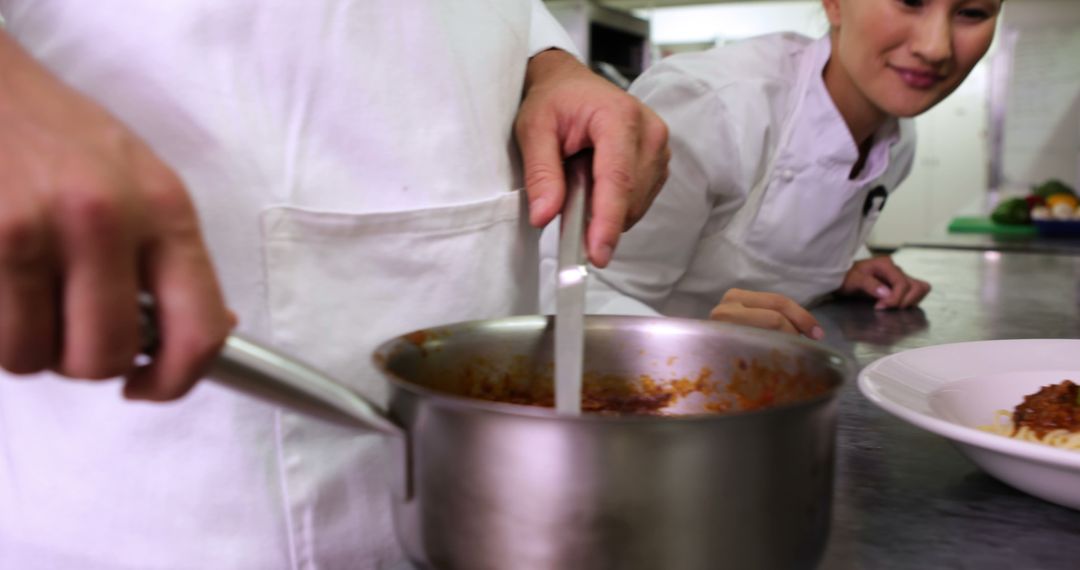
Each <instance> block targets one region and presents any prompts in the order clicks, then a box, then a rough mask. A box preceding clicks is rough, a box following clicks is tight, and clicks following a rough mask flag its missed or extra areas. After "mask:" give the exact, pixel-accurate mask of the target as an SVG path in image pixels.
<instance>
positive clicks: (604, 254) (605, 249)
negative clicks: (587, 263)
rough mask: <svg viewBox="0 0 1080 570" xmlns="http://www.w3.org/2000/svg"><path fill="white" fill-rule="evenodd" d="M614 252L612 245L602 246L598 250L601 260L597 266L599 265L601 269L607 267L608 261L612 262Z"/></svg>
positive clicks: (603, 244)
mask: <svg viewBox="0 0 1080 570" xmlns="http://www.w3.org/2000/svg"><path fill="white" fill-rule="evenodd" d="M613 251H614V250H613V249H612V248H611V246H610V245H608V244H606V243H602V244H600V247H597V248H596V255H597V256H598V257H599V259H597V260H596V261H597V263H596V265H599V266H601V267H602V266H604V265H607V264H608V261H611V253H612V252H613Z"/></svg>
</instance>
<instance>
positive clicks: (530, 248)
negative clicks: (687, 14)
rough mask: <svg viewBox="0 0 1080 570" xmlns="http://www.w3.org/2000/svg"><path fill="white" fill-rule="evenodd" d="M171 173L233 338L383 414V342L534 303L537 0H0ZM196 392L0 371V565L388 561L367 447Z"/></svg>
mask: <svg viewBox="0 0 1080 570" xmlns="http://www.w3.org/2000/svg"><path fill="white" fill-rule="evenodd" d="M0 13H2V14H3V16H4V18H5V19H6V21H7V23H8V25H9V29H10V32H11V34H12V35H13V36H14V37H16V38H17V39H18V40H19V41H20V42H21V43H22V44H23V45H24V46H26V48H27V49H28V50H29V51H30V52H31V53H33V54H34V55H35V56H36V57H38V58H39V59H40V60H41V61H42V62H43V63H44V64H45V65H47V66H48V67H50V68H51V69H52V70H53V71H54V72H55V73H57V74H58V75H59V76H60V77H62V78H64V79H65V80H66V81H67V82H69V83H70V84H72V85H73V86H74V87H76V88H78V89H80V90H81V91H82V92H84V93H87V94H89V95H90V96H92V97H94V98H95V99H97V100H98V101H99V102H101V103H102V104H104V105H105V106H106V107H107V108H109V109H110V110H111V111H112V112H113V113H115V114H116V115H117V116H119V117H120V118H121V119H122V120H124V121H125V122H126V123H127V124H128V125H130V126H131V127H132V128H133V130H135V131H136V132H137V133H138V134H140V135H141V136H142V137H143V138H144V139H146V140H147V141H148V142H149V143H150V145H151V147H153V148H154V149H155V151H156V152H158V153H159V155H160V156H162V157H163V159H164V160H165V161H166V162H168V163H169V164H171V165H172V166H173V167H174V168H176V169H177V171H178V173H179V174H180V175H181V177H182V179H183V180H184V181H185V183H186V185H187V186H188V188H189V190H190V192H191V194H192V196H193V197H194V199H195V202H196V205H197V207H198V210H199V214H200V218H201V220H202V222H203V228H204V233H205V234H206V236H207V238H208V241H209V243H210V245H211V250H212V253H213V258H214V262H215V265H216V267H217V269H218V272H219V275H220V277H221V280H222V283H223V286H224V289H225V292H226V297H227V300H228V302H229V304H230V306H231V307H232V308H233V309H234V310H236V311H237V312H238V314H239V316H240V321H241V325H240V328H241V329H242V330H243V331H244V332H245V333H247V334H250V335H252V336H255V337H257V338H261V339H262V340H264V341H267V342H271V343H273V344H275V345H277V346H279V347H281V348H283V349H285V350H287V351H291V352H293V353H295V354H297V355H299V356H301V357H303V358H304V359H306V360H309V361H311V362H313V363H314V364H316V365H317V366H319V367H320V368H323V369H324V370H326V371H328V372H330V373H331V374H334V375H336V376H337V377H338V378H340V379H342V380H343V381H346V382H347V383H349V384H350V385H351V386H352V387H353V388H354V389H356V390H358V391H359V392H361V393H363V394H364V395H366V396H367V397H369V398H371V399H373V400H375V401H377V402H382V401H384V399H385V395H386V390H385V388H384V386H385V385H384V382H383V380H382V379H381V378H380V377H379V376H378V375H377V374H376V373H375V371H374V368H373V366H372V364H371V353H372V350H373V348H374V347H375V346H376V345H377V344H378V343H379V342H381V341H383V340H385V339H387V338H389V337H391V336H394V335H397V334H400V333H403V332H406V331H409V330H413V329H416V328H420V327H428V326H432V325H436V324H442V323H448V322H454V321H460V320H467V319H482V318H491V317H499V316H505V315H510V314H515V313H532V312H535V310H536V306H535V305H536V290H535V283H536V265H537V257H536V251H535V247H536V246H535V243H536V235H535V232H534V231H533V230H531V229H530V228H528V224H527V223H526V222H525V220H526V217H525V201H524V197H523V195H522V191H520V190H515V188H518V187H519V185H520V178H519V175H518V172H517V170H518V169H517V161H518V158H517V155H516V150H515V147H514V144H513V142H512V124H513V119H514V115H515V113H516V108H517V105H518V102H519V101H520V97H521V87H522V81H523V77H524V70H525V65H526V62H527V58H528V57H529V55H531V54H533V53H535V52H537V51H539V50H540V49H542V48H545V47H547V46H551V45H559V46H561V47H564V48H567V47H569V42H568V40H567V39H566V38H565V34H564V33H563V32H562V31H561V29H559V28H558V27H557V25H556V24H555V23H554V20H553V19H552V18H551V17H550V14H547V13H546V11H545V10H544V9H543V7H542V5H541V4H540V2H539V0H522V1H513V2H511V1H506V0H456V1H446V0H365V1H364V2H351V1H347V0H314V1H305V2H294V1H292V0H186V1H169V2H145V1H144V0H101V1H98V2H93V3H86V2H84V1H83V0H0ZM383 443H384V442H383V441H382V440H381V438H380V437H378V436H376V435H372V434H367V433H363V432H359V431H350V430H346V429H343V428H337V427H332V426H328V425H324V424H322V423H320V422H318V421H313V420H308V419H306V418H304V417H301V416H298V415H295V414H292V413H289V412H286V411H283V410H280V409H277V408H274V407H272V406H267V405H263V404H261V403H258V402H255V401H253V400H250V399H248V398H245V397H242V396H238V395H235V394H233V393H232V392H229V391H227V390H224V389H221V388H218V387H217V386H215V385H212V384H208V383H202V384H200V385H199V386H197V387H196V388H195V390H193V392H192V393H191V394H190V395H189V396H188V397H186V398H185V399H183V400H182V401H180V402H176V403H170V404H166V405H155V404H145V403H130V402H126V401H123V400H122V399H121V397H120V393H119V385H118V383H111V384H91V383H75V382H70V381H65V380H61V379H56V378H53V377H51V376H49V375H39V376H37V377H34V378H31V379H14V378H7V377H4V376H3V375H2V374H0V568H4V569H7V568H13V569H14V568H18V569H20V570H34V569H49V570H52V569H67V568H70V569H78V570H92V569H109V570H114V569H138V570H149V569H157V568H162V569H200V570H202V569H253V570H270V569H277V568H305V569H306V568H322V569H338V568H341V569H367V568H392V567H396V566H397V565H398V564H400V562H401V552H400V550H399V548H398V546H397V544H396V541H395V540H394V537H393V535H392V525H391V522H390V512H389V509H390V503H389V494H388V488H389V487H388V482H387V481H386V468H387V465H386V463H387V458H386V455H385V453H386V449H385V446H384V445H383Z"/></svg>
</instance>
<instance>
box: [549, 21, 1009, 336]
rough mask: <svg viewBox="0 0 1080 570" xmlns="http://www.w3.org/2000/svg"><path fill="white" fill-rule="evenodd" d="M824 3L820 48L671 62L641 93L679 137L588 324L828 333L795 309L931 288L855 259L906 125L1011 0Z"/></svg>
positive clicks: (900, 296) (797, 39) (713, 53)
mask: <svg viewBox="0 0 1080 570" xmlns="http://www.w3.org/2000/svg"><path fill="white" fill-rule="evenodd" d="M822 4H823V5H824V8H825V12H826V14H827V15H828V19H829V23H830V24H831V30H830V32H829V34H828V35H827V36H825V37H823V38H821V39H819V40H816V41H814V40H811V39H808V38H805V37H802V36H798V35H794V34H790V33H788V34H777V35H769V36H763V37H759V38H756V39H751V40H748V41H744V42H740V43H737V44H734V45H730V46H725V47H720V48H716V49H712V50H710V51H706V52H702V53H693V54H681V55H675V56H672V57H669V58H667V59H665V60H664V61H663V62H661V63H659V64H657V65H656V66H654V67H653V68H651V69H649V70H648V71H646V73H644V74H643V75H642V76H641V77H640V78H638V80H637V81H636V82H635V83H634V85H633V86H632V87H631V89H630V91H631V93H633V94H635V95H637V96H638V97H639V98H641V99H642V100H643V101H644V102H645V103H646V104H647V105H649V106H650V107H652V108H653V109H655V110H656V111H657V112H658V113H659V114H660V116H661V117H662V118H663V119H664V120H665V121H666V122H667V123H668V125H669V129H670V133H671V149H672V161H671V176H670V178H669V179H668V182H667V184H666V185H665V187H664V190H663V191H662V192H661V193H660V196H659V197H658V198H657V200H656V202H655V203H654V205H653V207H652V209H651V210H650V211H649V213H648V214H647V215H646V216H645V217H644V218H643V219H642V220H641V222H639V223H638V225H637V226H635V227H634V228H633V229H632V230H631V231H630V232H628V233H627V234H626V235H625V236H624V241H623V242H622V243H621V245H620V248H619V251H618V253H617V254H616V255H615V256H614V259H613V261H612V263H611V264H610V265H609V266H608V267H607V268H606V269H603V270H598V272H597V273H595V274H594V275H595V278H594V279H592V280H591V282H592V283H591V285H590V293H589V310H590V312H594V313H643V312H645V313H651V312H659V313H662V314H666V315H670V316H684V317H696V318H704V317H705V316H706V315H709V316H711V317H712V318H714V319H719V320H726V321H733V322H740V323H743V324H750V325H756V326H761V327H766V328H775V329H780V330H785V331H788V332H800V333H802V334H805V335H807V336H811V337H814V338H820V337H821V336H822V334H823V333H822V331H821V329H820V328H819V327H818V326H817V323H816V321H815V320H814V318H813V317H812V316H811V315H810V314H809V313H808V312H807V311H806V310H804V309H803V308H802V307H801V306H799V304H806V303H809V302H812V301H813V300H815V299H816V298H819V297H820V296H822V295H825V294H828V293H832V292H838V293H841V294H858V293H863V294H868V295H871V296H873V297H875V298H877V307H878V308H904V307H911V306H914V305H915V304H917V303H918V302H919V301H920V300H921V299H922V298H923V297H924V296H925V295H926V294H927V292H929V290H930V286H929V285H928V284H927V283H925V282H923V281H920V280H918V279H913V278H911V277H909V276H907V275H905V274H904V272H903V271H901V270H900V269H899V268H898V267H897V266H895V265H894V264H893V263H892V261H891V260H890V259H889V258H888V257H877V258H871V259H864V260H862V261H856V262H854V264H853V263H852V261H853V259H855V258H857V257H859V256H858V255H857V253H858V251H859V250H860V249H861V248H862V246H863V243H864V241H865V239H866V236H867V234H868V232H869V231H870V228H871V227H872V225H873V223H874V221H875V219H876V217H877V215H878V212H879V211H880V210H881V207H882V205H883V204H884V202H885V200H886V199H887V197H888V193H890V192H892V191H893V190H894V189H895V188H896V187H897V186H898V185H899V184H900V182H901V181H902V180H903V179H904V177H905V176H906V175H907V173H908V172H909V171H910V168H911V163H912V157H913V154H914V136H913V135H914V133H913V128H912V124H911V121H910V120H908V118H909V117H914V116H916V115H918V114H920V113H923V112H925V111H926V110H928V109H930V108H931V107H933V106H934V105H935V104H937V103H938V102H940V101H941V100H942V99H944V98H945V97H946V96H947V95H949V94H950V93H952V91H953V90H954V89H956V87H957V86H958V85H960V83H961V82H962V81H963V80H964V78H965V77H967V75H968V73H969V72H970V71H971V69H972V68H973V67H974V66H975V64H976V62H978V61H979V59H980V58H981V57H982V56H983V54H984V53H986V51H987V49H988V48H989V46H990V42H991V40H992V39H993V36H994V29H995V25H996V21H997V17H998V13H999V11H1000V10H1001V0H823V1H822ZM544 264H545V269H547V268H548V266H549V260H545V263H544ZM747 290H751V291H747ZM752 291H756V292H752ZM789 298H790V299H789Z"/></svg>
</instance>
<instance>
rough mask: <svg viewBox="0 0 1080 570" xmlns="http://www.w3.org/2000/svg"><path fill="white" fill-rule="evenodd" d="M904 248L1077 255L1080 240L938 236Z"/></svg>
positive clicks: (915, 242)
mask: <svg viewBox="0 0 1080 570" xmlns="http://www.w3.org/2000/svg"><path fill="white" fill-rule="evenodd" d="M904 246H905V247H932V248H947V249H975V250H990V249H992V250H997V251H1017V252H1025V253H1065V254H1071V255H1080V238H1077V237H1067V238H1066V237H1042V236H1010V235H1001V236H997V235H990V234H975V233H947V232H939V233H934V234H931V235H928V236H925V237H923V238H919V239H916V240H912V241H909V242H907V243H905V244H904Z"/></svg>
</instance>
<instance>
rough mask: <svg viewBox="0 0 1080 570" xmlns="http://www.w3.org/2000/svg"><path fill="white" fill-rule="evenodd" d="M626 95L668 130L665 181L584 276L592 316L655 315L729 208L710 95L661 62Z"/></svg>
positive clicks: (716, 100) (728, 138)
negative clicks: (600, 265) (607, 260)
mask: <svg viewBox="0 0 1080 570" xmlns="http://www.w3.org/2000/svg"><path fill="white" fill-rule="evenodd" d="M630 93H631V94H633V95H635V96H637V97H639V98H640V99H641V100H642V101H643V102H644V103H645V104H646V105H648V106H650V107H652V108H653V109H654V110H655V111H656V112H657V114H659V115H660V117H661V118H663V119H664V121H666V122H667V124H668V127H669V132H670V146H671V162H670V175H669V177H668V180H667V183H666V184H665V185H664V188H663V190H662V191H661V192H660V194H659V195H658V196H657V198H656V200H655V201H654V202H653V205H652V207H651V208H650V209H649V211H648V213H646V214H645V216H644V217H643V218H642V219H641V220H640V221H639V222H638V223H637V225H635V226H634V227H633V228H632V229H631V230H630V231H628V232H626V233H625V234H623V236H622V238H621V239H620V241H619V245H618V247H617V249H616V252H615V256H614V258H613V259H612V262H611V264H610V265H608V267H606V268H604V269H594V270H593V274H592V275H590V278H589V294H588V301H587V310H588V311H589V312H590V313H594V314H638V315H640V314H657V313H658V312H661V311H663V307H664V304H665V301H666V300H667V298H668V297H669V295H670V294H671V291H672V289H673V288H674V286H675V285H676V284H677V283H678V281H679V280H680V278H682V277H683V275H684V274H685V273H686V271H687V270H688V268H689V266H690V263H691V261H692V260H693V258H694V256H695V253H696V249H697V247H698V243H699V240H700V238H701V235H702V233H703V231H705V229H706V227H713V226H715V225H717V224H722V223H723V220H719V219H717V218H718V216H719V217H723V218H725V219H726V217H727V216H729V215H730V213H731V211H732V207H733V206H734V207H737V204H735V203H734V201H732V200H727V199H725V197H726V196H724V194H725V193H728V192H730V191H731V188H732V187H733V186H735V185H734V184H733V183H732V182H731V181H732V179H733V178H734V177H735V176H737V172H736V171H737V170H738V167H737V166H734V165H732V164H730V162H729V161H725V160H718V157H724V156H735V154H734V153H732V154H729V153H728V152H727V150H728V149H731V148H732V145H733V140H734V137H733V136H732V135H731V130H730V123H731V122H730V121H727V120H726V119H725V117H726V112H725V111H724V110H723V108H722V104H721V100H720V97H719V96H718V93H717V92H716V91H715V90H713V89H712V88H711V87H710V86H708V85H706V84H704V83H703V82H702V81H700V80H698V79H696V78H693V77H691V76H688V75H687V74H685V73H682V72H680V71H678V70H677V69H671V68H669V67H668V66H664V65H663V64H661V65H658V66H657V67H654V68H653V69H652V70H650V72H647V73H646V74H645V75H643V76H642V77H641V78H639V79H638V81H637V82H635V83H634V85H633V86H631V88H630ZM731 162H737V161H731ZM543 253H544V252H543V250H542V255H543ZM701 318H705V315H702V316H701Z"/></svg>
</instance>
